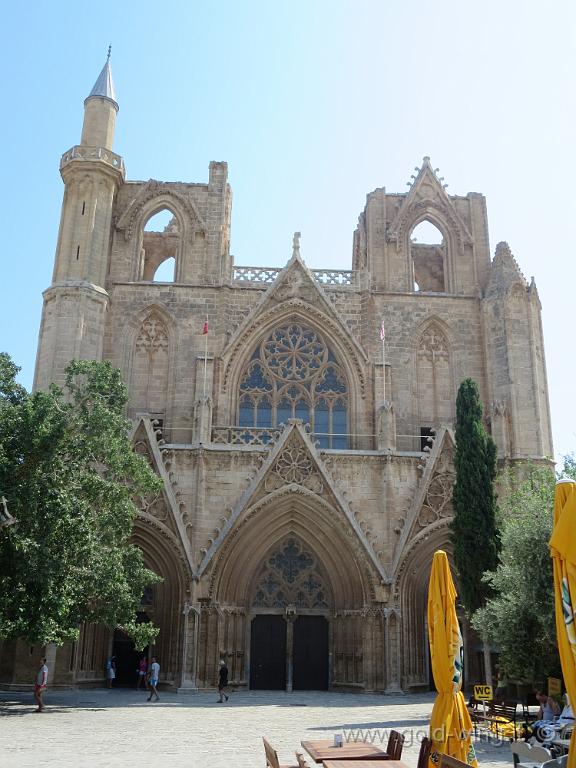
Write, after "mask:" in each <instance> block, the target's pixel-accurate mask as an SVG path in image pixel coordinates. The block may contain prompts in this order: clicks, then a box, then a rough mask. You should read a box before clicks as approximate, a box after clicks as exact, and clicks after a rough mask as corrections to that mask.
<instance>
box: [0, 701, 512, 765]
mask: <svg viewBox="0 0 576 768" xmlns="http://www.w3.org/2000/svg"><path fill="white" fill-rule="evenodd" d="M217 698H218V697H217V694H216V693H200V694H197V695H190V696H181V695H175V694H164V695H162V694H161V699H160V701H159V702H158V703H154V704H149V703H147V701H146V694H144V693H143V692H137V691H132V690H112V691H108V690H84V691H63V692H58V691H50V690H49V691H48V694H47V696H46V705H47V709H46V711H45V712H44V713H42V714H41V715H40V714H36V713H35V712H34V706H33V702H32V694H31V693H30V694H27V693H14V692H7V691H0V766H2V768H26V767H27V766H58V767H59V768H65V766H74V767H75V768H76V767H83V766H91V767H92V766H122V768H130V766H142V765H144V764H148V765H158V766H163V765H165V766H171V767H174V768H184V766H186V768H265V759H264V750H263V747H262V739H261V737H262V736H263V735H265V736H266V737H267V738H268V739H269V740H270V742H271V743H272V744H273V746H274V747H275V748H276V749H277V751H278V754H279V757H280V762H281V763H289V764H292V763H294V762H295V759H294V751H295V750H296V749H298V748H300V742H301V741H302V740H306V739H315V738H332V737H333V735H334V734H335V733H342V734H343V735H344V736H346V735H347V733H348V732H349V731H350V732H353V733H355V732H358V731H360V730H362V731H364V734H365V735H366V736H369V735H372V736H373V738H374V740H375V743H380V740H382V741H383V742H384V744H386V741H387V738H388V731H389V730H390V729H391V728H395V729H397V730H400V731H402V732H404V733H405V736H406V742H405V747H404V752H403V755H402V759H403V761H404V762H406V763H407V765H408V766H409V768H416V761H417V756H418V747H419V738H420V737H421V735H423V734H425V733H426V731H427V727H428V723H429V716H430V712H431V710H432V704H433V701H434V695H433V694H431V693H430V694H418V695H399V696H382V695H371V694H345V693H342V694H339V693H308V692H306V693H304V692H295V693H284V692H262V693H259V692H248V693H246V692H242V693H232V695H231V697H230V701H229V702H228V703H227V704H224V705H221V704H218V703H217ZM476 749H477V753H478V760H479V764H480V765H481V766H483V765H486V766H487V765H489V766H490V767H491V768H504V766H511V754H510V747H509V745H508V744H507V743H504V744H500V745H499V744H497V743H494V742H491V743H489V744H488V743H486V742H485V741H481V742H477V743H476Z"/></svg>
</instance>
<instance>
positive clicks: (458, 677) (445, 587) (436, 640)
mask: <svg viewBox="0 0 576 768" xmlns="http://www.w3.org/2000/svg"><path fill="white" fill-rule="evenodd" d="M428 637H429V640H430V657H431V660H432V674H433V675H434V684H435V685H436V690H437V691H438V696H437V697H436V701H435V702H434V708H433V710H432V716H431V718H430V738H431V739H432V750H431V752H430V766H431V767H432V768H433V767H434V766H438V763H439V761H440V755H441V754H446V755H450V756H451V757H455V758H457V759H458V760H462V761H463V762H465V763H468V764H469V765H473V766H477V765H478V763H477V761H476V753H475V751H474V746H473V744H472V737H471V734H472V721H471V720H470V714H469V713H468V710H467V709H466V702H465V701H464V696H463V695H462V691H461V690H460V688H461V686H462V667H463V647H462V635H461V633H460V625H459V624H458V617H457V616H456V588H455V587H454V582H453V580H452V574H451V573H450V565H449V563H448V557H447V556H446V552H443V551H442V550H441V549H439V550H437V551H436V552H435V553H434V558H433V560H432V570H431V572H430V585H429V587H428Z"/></svg>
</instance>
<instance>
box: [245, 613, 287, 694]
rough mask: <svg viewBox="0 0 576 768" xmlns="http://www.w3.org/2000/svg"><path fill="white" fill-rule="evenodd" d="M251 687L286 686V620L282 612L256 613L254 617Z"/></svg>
mask: <svg viewBox="0 0 576 768" xmlns="http://www.w3.org/2000/svg"><path fill="white" fill-rule="evenodd" d="M250 688H251V689H252V690H257V691H284V690H286V621H285V620H284V618H283V617H282V616H274V615H263V616H255V617H254V619H253V620H252V630H251V638H250Z"/></svg>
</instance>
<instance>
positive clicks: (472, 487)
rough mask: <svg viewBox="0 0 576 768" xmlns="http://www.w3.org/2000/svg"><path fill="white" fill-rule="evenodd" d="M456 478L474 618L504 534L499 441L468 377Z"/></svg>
mask: <svg viewBox="0 0 576 768" xmlns="http://www.w3.org/2000/svg"><path fill="white" fill-rule="evenodd" d="M454 463H455V466H456V482H455V483H454V489H453V494H452V505H453V508H454V518H453V520H452V523H451V529H452V534H451V541H452V548H453V552H454V563H455V565H456V569H457V571H458V576H459V585H460V597H461V599H462V603H463V605H464V608H465V610H466V613H467V615H468V616H469V617H471V616H472V614H473V613H474V612H475V611H477V610H478V609H479V608H481V607H482V606H484V605H485V603H486V600H487V599H488V598H489V597H490V595H491V586H490V584H489V583H488V582H486V581H483V580H482V575H483V574H484V572H485V571H493V570H494V569H495V568H496V566H497V565H498V553H499V551H500V537H499V534H498V529H497V524H496V513H497V504H496V491H495V488H494V481H495V479H496V446H495V444H494V441H493V440H492V438H491V437H490V436H489V435H487V434H486V430H485V429H484V425H483V424H482V404H481V402H480V395H479V392H478V387H477V385H476V382H475V381H473V380H472V379H465V380H464V381H463V382H462V384H461V385H460V388H459V390H458V396H457V399H456V454H455V460H454ZM482 640H483V641H484V658H485V666H486V679H487V682H488V683H490V682H491V677H492V674H491V668H490V652H489V648H488V646H487V643H486V638H485V637H482Z"/></svg>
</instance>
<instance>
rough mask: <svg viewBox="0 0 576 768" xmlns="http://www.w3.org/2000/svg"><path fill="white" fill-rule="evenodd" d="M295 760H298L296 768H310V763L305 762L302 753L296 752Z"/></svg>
mask: <svg viewBox="0 0 576 768" xmlns="http://www.w3.org/2000/svg"><path fill="white" fill-rule="evenodd" d="M296 760H298V768H310V763H307V762H306V758H305V757H304V755H303V754H302V752H296Z"/></svg>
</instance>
